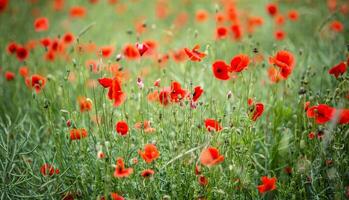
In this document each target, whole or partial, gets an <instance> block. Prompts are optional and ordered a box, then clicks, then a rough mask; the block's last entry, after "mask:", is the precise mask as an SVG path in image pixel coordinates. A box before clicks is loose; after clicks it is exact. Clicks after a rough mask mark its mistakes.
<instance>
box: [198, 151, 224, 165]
mask: <svg viewBox="0 0 349 200" xmlns="http://www.w3.org/2000/svg"><path fill="white" fill-rule="evenodd" d="M223 161H224V156H223V155H221V154H219V151H218V149H216V148H214V147H208V148H206V149H203V150H202V152H201V154H200V162H201V164H203V165H205V166H207V167H211V166H214V165H217V164H219V163H221V162H223Z"/></svg>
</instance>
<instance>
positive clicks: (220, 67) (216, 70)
mask: <svg viewBox="0 0 349 200" xmlns="http://www.w3.org/2000/svg"><path fill="white" fill-rule="evenodd" d="M229 68H230V66H229V65H227V64H226V63H225V62H224V61H221V60H218V61H216V62H215V63H213V65H212V71H213V75H214V76H215V77H216V78H217V79H219V80H229V78H230V76H229Z"/></svg>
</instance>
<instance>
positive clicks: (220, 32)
mask: <svg viewBox="0 0 349 200" xmlns="http://www.w3.org/2000/svg"><path fill="white" fill-rule="evenodd" d="M227 35H228V29H227V28H226V27H224V26H221V27H218V28H217V29H216V38H217V39H223V38H225V37H227Z"/></svg>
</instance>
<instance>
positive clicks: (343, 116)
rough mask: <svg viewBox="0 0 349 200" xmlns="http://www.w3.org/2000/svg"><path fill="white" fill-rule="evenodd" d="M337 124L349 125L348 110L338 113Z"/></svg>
mask: <svg viewBox="0 0 349 200" xmlns="http://www.w3.org/2000/svg"><path fill="white" fill-rule="evenodd" d="M338 123H339V124H349V109H343V110H340V111H339V120H338Z"/></svg>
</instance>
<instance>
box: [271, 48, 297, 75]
mask: <svg viewBox="0 0 349 200" xmlns="http://www.w3.org/2000/svg"><path fill="white" fill-rule="evenodd" d="M269 62H270V63H271V64H274V65H276V66H277V67H279V68H280V70H281V71H280V75H281V77H283V78H284V79H287V77H288V76H289V75H290V74H291V73H292V70H293V68H294V64H295V61H294V57H293V55H292V54H291V53H290V52H288V51H279V52H277V54H276V55H275V57H270V58H269Z"/></svg>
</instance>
